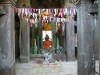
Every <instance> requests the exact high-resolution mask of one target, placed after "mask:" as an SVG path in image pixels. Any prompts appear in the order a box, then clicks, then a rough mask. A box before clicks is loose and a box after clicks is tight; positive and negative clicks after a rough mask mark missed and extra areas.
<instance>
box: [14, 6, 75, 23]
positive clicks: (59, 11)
mask: <svg viewBox="0 0 100 75" xmlns="http://www.w3.org/2000/svg"><path fill="white" fill-rule="evenodd" d="M15 12H16V13H18V16H20V17H23V16H29V17H30V16H32V17H30V18H33V19H34V20H31V21H32V22H33V23H34V22H37V20H38V18H39V17H40V16H41V18H42V22H44V21H46V22H49V21H51V20H52V19H53V20H54V21H56V22H62V21H63V20H64V18H66V17H67V16H73V15H75V14H76V8H75V7H71V8H51V9H35V8H16V9H15Z"/></svg>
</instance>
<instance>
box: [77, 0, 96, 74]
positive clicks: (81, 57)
mask: <svg viewBox="0 0 100 75" xmlns="http://www.w3.org/2000/svg"><path fill="white" fill-rule="evenodd" d="M90 8H91V3H90V2H89V1H87V0H84V1H83V0H81V1H80V2H78V4H77V9H78V10H77V28H78V75H95V70H94V69H95V66H94V65H95V64H94V57H95V56H94V34H93V26H92V25H91V22H92V21H93V20H91V21H90V18H91V15H90V14H89V10H90Z"/></svg>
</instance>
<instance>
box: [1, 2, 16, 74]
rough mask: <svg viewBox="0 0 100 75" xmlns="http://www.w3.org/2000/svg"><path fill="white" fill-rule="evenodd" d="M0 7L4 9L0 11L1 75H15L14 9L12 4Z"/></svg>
mask: <svg viewBox="0 0 100 75" xmlns="http://www.w3.org/2000/svg"><path fill="white" fill-rule="evenodd" d="M0 6H1V7H3V9H2V10H0V75H15V71H14V64H15V30H14V29H15V27H14V8H13V7H12V4H10V3H8V4H3V3H2V4H0ZM4 7H5V8H4ZM1 11H4V12H7V13H5V14H4V13H1Z"/></svg>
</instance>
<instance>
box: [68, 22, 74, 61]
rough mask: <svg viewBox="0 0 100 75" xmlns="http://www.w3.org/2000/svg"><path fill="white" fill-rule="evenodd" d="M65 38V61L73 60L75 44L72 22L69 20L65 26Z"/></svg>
mask: <svg viewBox="0 0 100 75" xmlns="http://www.w3.org/2000/svg"><path fill="white" fill-rule="evenodd" d="M66 36H67V37H66V38H67V41H66V42H67V43H66V46H67V60H68V61H74V60H75V42H74V21H73V20H70V21H68V22H67V25H66Z"/></svg>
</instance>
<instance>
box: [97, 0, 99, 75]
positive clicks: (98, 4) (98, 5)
mask: <svg viewBox="0 0 100 75" xmlns="http://www.w3.org/2000/svg"><path fill="white" fill-rule="evenodd" d="M98 2H99V3H98V15H99V16H98V17H99V24H98V29H97V30H98V50H99V54H100V0H98ZM99 62H100V56H99ZM99 67H100V63H99ZM99 72H100V68H99ZM99 75H100V73H99Z"/></svg>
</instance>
